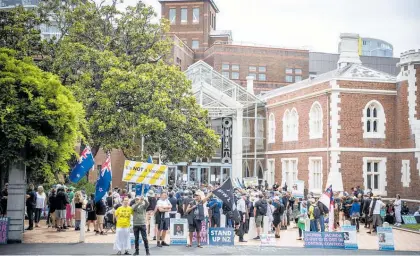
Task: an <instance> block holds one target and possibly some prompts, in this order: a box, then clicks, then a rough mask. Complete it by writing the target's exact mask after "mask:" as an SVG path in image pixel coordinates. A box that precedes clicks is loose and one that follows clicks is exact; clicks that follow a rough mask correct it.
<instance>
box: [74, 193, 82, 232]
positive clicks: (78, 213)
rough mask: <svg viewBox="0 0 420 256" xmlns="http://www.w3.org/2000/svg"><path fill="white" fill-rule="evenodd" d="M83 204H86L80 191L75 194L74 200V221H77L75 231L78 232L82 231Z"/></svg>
mask: <svg viewBox="0 0 420 256" xmlns="http://www.w3.org/2000/svg"><path fill="white" fill-rule="evenodd" d="M83 203H84V200H83V196H82V193H81V192H80V191H77V192H76V193H75V194H74V198H73V204H74V219H75V223H74V226H75V228H74V230H76V231H78V230H80V222H81V220H82V209H83Z"/></svg>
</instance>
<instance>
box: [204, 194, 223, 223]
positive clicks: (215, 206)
mask: <svg viewBox="0 0 420 256" xmlns="http://www.w3.org/2000/svg"><path fill="white" fill-rule="evenodd" d="M221 205H222V204H221V203H220V202H219V201H218V200H217V199H216V198H215V197H211V199H210V201H209V202H208V203H207V206H208V208H209V211H210V212H211V219H210V223H211V227H214V228H218V227H220V208H221Z"/></svg>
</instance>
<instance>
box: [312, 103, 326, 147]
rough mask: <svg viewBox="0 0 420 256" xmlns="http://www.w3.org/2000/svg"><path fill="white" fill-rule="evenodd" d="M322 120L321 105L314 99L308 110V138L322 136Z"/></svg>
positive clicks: (319, 137)
mask: <svg viewBox="0 0 420 256" xmlns="http://www.w3.org/2000/svg"><path fill="white" fill-rule="evenodd" d="M323 120H324V113H323V112H322V106H321V104H320V103H319V102H318V101H315V102H314V103H313V104H312V106H311V110H310V111H309V139H321V138H322V136H323V133H324V127H323Z"/></svg>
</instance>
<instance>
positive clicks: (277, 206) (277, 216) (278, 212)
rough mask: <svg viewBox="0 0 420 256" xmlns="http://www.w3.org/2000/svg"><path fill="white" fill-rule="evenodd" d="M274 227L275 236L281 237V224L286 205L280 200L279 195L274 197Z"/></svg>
mask: <svg viewBox="0 0 420 256" xmlns="http://www.w3.org/2000/svg"><path fill="white" fill-rule="evenodd" d="M273 206H274V211H273V227H274V236H275V238H280V224H281V219H282V216H283V214H284V210H285V207H284V205H283V202H282V201H281V200H280V198H279V197H278V196H275V197H274V198H273Z"/></svg>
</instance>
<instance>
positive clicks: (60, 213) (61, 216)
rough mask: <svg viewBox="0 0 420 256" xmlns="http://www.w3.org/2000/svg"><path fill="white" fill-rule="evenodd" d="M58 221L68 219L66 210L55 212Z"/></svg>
mask: <svg viewBox="0 0 420 256" xmlns="http://www.w3.org/2000/svg"><path fill="white" fill-rule="evenodd" d="M55 217H56V218H57V220H60V219H66V210H55Z"/></svg>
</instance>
